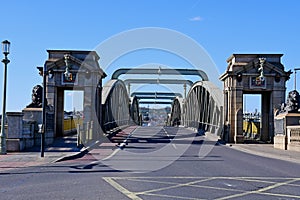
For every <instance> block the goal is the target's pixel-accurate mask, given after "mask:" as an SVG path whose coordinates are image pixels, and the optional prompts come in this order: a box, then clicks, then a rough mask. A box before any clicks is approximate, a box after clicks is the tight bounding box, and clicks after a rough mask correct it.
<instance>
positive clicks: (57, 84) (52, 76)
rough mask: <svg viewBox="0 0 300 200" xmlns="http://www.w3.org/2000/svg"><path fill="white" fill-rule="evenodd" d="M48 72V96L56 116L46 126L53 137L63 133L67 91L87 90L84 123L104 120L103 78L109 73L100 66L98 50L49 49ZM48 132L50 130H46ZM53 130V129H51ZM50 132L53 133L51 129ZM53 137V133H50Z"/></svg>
mask: <svg viewBox="0 0 300 200" xmlns="http://www.w3.org/2000/svg"><path fill="white" fill-rule="evenodd" d="M47 52H48V54H49V57H48V60H46V62H45V65H44V72H46V76H47V77H46V84H45V85H46V99H47V102H48V105H49V106H50V107H52V110H53V116H51V114H49V115H47V117H46V118H47V122H46V128H47V129H48V130H51V127H53V136H54V137H57V136H62V135H63V120H64V91H65V90H81V91H83V92H84V97H83V99H84V100H83V113H84V122H90V121H94V124H95V125H96V124H99V123H98V122H101V113H102V111H101V90H102V79H103V78H104V77H105V76H106V74H105V73H104V72H103V70H102V69H101V68H100V66H99V63H98V60H99V56H98V54H97V53H96V52H95V51H74V50H48V51H47ZM46 132H47V131H46ZM50 132H51V131H50ZM47 134H50V133H49V131H48V133H47ZM50 137H51V136H50Z"/></svg>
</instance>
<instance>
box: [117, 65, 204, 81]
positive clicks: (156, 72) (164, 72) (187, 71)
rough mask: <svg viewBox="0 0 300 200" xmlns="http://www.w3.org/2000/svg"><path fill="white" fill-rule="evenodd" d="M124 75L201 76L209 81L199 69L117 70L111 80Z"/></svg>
mask: <svg viewBox="0 0 300 200" xmlns="http://www.w3.org/2000/svg"><path fill="white" fill-rule="evenodd" d="M122 74H140V75H145V74H151V75H192V76H199V77H200V78H201V79H202V81H208V76H207V74H206V73H205V72H204V71H202V70H199V69H162V68H158V69H157V68H152V69H151V68H150V69H149V68H147V69H145V68H121V69H118V70H116V71H115V72H114V73H113V75H112V76H111V79H118V78H119V76H120V75H122Z"/></svg>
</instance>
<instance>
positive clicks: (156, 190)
mask: <svg viewBox="0 0 300 200" xmlns="http://www.w3.org/2000/svg"><path fill="white" fill-rule="evenodd" d="M213 179H215V178H213V177H212V178H207V179H204V180H197V181H192V182H188V183H180V184H178V185H173V186H169V187H163V188H159V189H153V190H147V191H144V192H137V193H136V194H138V195H140V194H146V193H151V192H158V191H162V190H167V189H174V188H178V187H184V186H190V185H192V184H195V183H201V182H204V181H209V180H213Z"/></svg>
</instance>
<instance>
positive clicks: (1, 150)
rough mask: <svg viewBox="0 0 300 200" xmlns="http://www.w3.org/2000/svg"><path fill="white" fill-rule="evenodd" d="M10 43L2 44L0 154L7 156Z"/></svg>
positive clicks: (6, 41) (4, 42)
mask: <svg viewBox="0 0 300 200" xmlns="http://www.w3.org/2000/svg"><path fill="white" fill-rule="evenodd" d="M9 48H10V42H9V41H8V40H4V41H3V42H2V51H3V54H4V59H3V60H2V62H3V63H4V73H3V102H2V119H1V133H0V138H1V139H0V154H6V135H5V118H6V116H5V113H6V110H5V109H6V78H7V64H8V63H9V62H10V60H9V59H8V58H7V55H8V54H9Z"/></svg>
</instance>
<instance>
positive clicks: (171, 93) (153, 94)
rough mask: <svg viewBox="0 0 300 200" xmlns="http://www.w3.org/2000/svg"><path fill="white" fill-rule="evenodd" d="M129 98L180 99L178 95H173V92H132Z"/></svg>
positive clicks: (180, 95)
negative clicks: (169, 97)
mask: <svg viewBox="0 0 300 200" xmlns="http://www.w3.org/2000/svg"><path fill="white" fill-rule="evenodd" d="M130 96H131V97H134V96H174V97H176V96H178V97H182V94H180V93H173V92H133V93H131V95H130Z"/></svg>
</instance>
